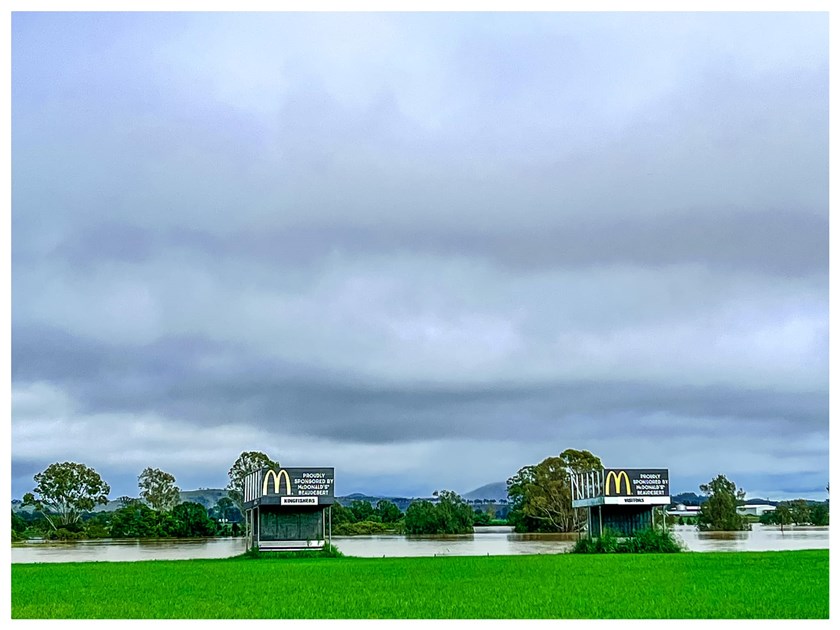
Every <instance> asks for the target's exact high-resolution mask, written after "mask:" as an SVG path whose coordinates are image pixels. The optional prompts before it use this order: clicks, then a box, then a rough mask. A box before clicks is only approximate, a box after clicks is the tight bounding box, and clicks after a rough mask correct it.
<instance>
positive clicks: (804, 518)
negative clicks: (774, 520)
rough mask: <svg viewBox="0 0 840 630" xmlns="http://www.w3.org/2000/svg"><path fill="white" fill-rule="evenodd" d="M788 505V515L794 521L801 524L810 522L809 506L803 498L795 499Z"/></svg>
mask: <svg viewBox="0 0 840 630" xmlns="http://www.w3.org/2000/svg"><path fill="white" fill-rule="evenodd" d="M788 505H789V506H790V516H791V518H792V519H793V522H794V523H796V524H797V525H803V524H805V523H810V522H811V507H810V506H809V505H808V502H807V501H806V500H805V499H796V500H794V501H791V502H790V503H789V504H788Z"/></svg>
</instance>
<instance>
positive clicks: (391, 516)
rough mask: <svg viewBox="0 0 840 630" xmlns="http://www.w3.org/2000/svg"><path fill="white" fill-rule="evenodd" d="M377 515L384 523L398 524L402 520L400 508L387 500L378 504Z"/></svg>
mask: <svg viewBox="0 0 840 630" xmlns="http://www.w3.org/2000/svg"><path fill="white" fill-rule="evenodd" d="M375 513H376V515H377V516H378V517H379V518H380V520H381V522H383V523H396V522H397V521H398V520H400V519H401V518H402V512H401V511H400V508H398V507H397V505H396V504H395V503H394V502H393V501H388V500H387V499H382V500H381V501H379V502H377V504H376V510H375Z"/></svg>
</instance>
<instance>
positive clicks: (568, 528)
mask: <svg viewBox="0 0 840 630" xmlns="http://www.w3.org/2000/svg"><path fill="white" fill-rule="evenodd" d="M603 467H604V466H603V464H602V463H601V459H600V458H599V457H597V456H596V455H593V454H592V453H590V452H589V451H578V450H575V449H566V450H565V451H563V452H562V453H560V455H559V456H558V457H548V458H546V459H544V460H543V461H542V462H540V463H539V464H537V465H536V466H525V467H524V468H521V469H520V470H519V471H518V472H517V473H516V474H515V475H514V476H513V477H511V478H510V479H508V481H507V487H508V496H509V497H510V500H511V502H512V504H513V505H512V507H511V511H510V514H509V515H508V521H509V522H511V523H512V524H513V525H514V527H515V529H516V531H518V532H525V531H531V532H535V531H539V532H573V531H579V530H580V529H581V528H582V527H583V525H584V523H585V522H586V513H585V511H584V510H581V509H574V508H572V488H571V481H570V475H571V474H573V473H578V472H586V471H590V470H602V469H603Z"/></svg>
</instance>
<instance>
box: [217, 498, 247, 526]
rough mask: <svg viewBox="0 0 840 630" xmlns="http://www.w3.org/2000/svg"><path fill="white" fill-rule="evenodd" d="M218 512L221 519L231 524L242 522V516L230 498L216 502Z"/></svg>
mask: <svg viewBox="0 0 840 630" xmlns="http://www.w3.org/2000/svg"><path fill="white" fill-rule="evenodd" d="M216 512H217V514H218V516H219V518H223V519H225V520H227V521H229V522H231V523H234V522H236V521H239V520H242V514H241V512H240V511H239V509H238V508H237V507H236V505H235V504H234V502H233V500H232V499H231V498H230V497H222V498H221V499H219V500H218V501H217V502H216Z"/></svg>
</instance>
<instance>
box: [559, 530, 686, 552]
mask: <svg viewBox="0 0 840 630" xmlns="http://www.w3.org/2000/svg"><path fill="white" fill-rule="evenodd" d="M683 550H684V549H683V546H682V544H681V543H680V542H679V541H678V540H677V539H676V538H675V537H674V534H673V533H672V532H671V531H670V530H665V531H663V530H661V529H651V528H648V529H643V530H641V531H638V532H636V533H635V534H634V535H633V536H628V537H626V538H619V537H618V536H617V535H616V533H615V532H613V531H612V530H610V529H605V530H604V532H603V534H602V535H601V537H600V538H581V539H580V540H578V541H577V543H575V546H574V547H573V548H572V553H678V552H680V551H683Z"/></svg>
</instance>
